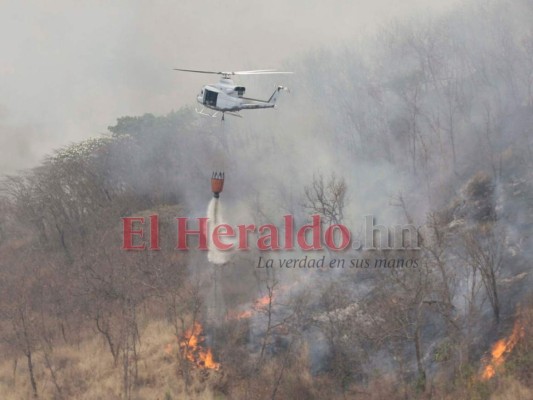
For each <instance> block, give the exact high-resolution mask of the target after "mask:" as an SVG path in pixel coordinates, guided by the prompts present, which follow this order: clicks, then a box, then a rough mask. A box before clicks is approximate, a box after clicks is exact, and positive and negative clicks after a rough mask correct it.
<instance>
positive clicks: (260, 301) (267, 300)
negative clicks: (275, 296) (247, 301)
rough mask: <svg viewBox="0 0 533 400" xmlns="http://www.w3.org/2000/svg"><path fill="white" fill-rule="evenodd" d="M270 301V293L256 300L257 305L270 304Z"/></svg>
mask: <svg viewBox="0 0 533 400" xmlns="http://www.w3.org/2000/svg"><path fill="white" fill-rule="evenodd" d="M268 303H270V297H269V296H268V295H266V296H263V297H260V298H258V299H257V300H256V301H255V306H257V307H259V306H263V307H264V306H268Z"/></svg>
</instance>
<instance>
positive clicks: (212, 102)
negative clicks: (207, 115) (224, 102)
mask: <svg viewBox="0 0 533 400" xmlns="http://www.w3.org/2000/svg"><path fill="white" fill-rule="evenodd" d="M217 97H218V93H217V92H213V91H211V90H206V91H205V100H204V104H205V105H206V106H211V107H216V105H217Z"/></svg>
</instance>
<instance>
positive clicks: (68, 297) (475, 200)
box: [0, 0, 533, 400]
mask: <svg viewBox="0 0 533 400" xmlns="http://www.w3.org/2000/svg"><path fill="white" fill-rule="evenodd" d="M531 21H533V6H532V4H531V3H530V2H528V1H525V0H516V1H505V2H496V1H489V2H487V1H480V2H477V1H475V2H467V3H465V4H464V5H462V6H460V7H459V8H458V9H456V10H455V11H454V12H452V13H449V14H447V15H446V16H444V17H439V18H438V19H432V20H425V19H423V18H420V19H418V20H413V21H410V22H408V23H394V24H390V25H388V26H386V27H383V28H382V29H380V30H379V32H378V33H377V34H376V35H375V36H373V37H367V38H365V39H361V40H358V41H357V42H356V41H354V42H353V43H347V44H343V45H342V46H338V47H335V48H333V49H321V50H320V49H319V50H316V51H314V52H311V53H309V54H308V55H307V56H305V57H301V58H296V59H292V60H288V61H287V65H286V67H287V69H290V70H293V71H295V72H296V74H295V75H294V77H293V78H291V81H290V85H289V86H290V87H291V90H292V91H291V94H290V95H288V96H287V97H285V98H282V99H281V100H280V105H281V106H280V107H279V109H277V110H266V111H257V112H255V111H252V112H249V113H245V112H243V113H242V114H243V116H244V118H243V119H238V118H232V117H230V116H228V117H226V120H225V121H224V122H221V121H219V120H218V119H210V118H203V117H201V116H198V115H197V114H196V113H195V112H194V109H192V108H183V109H180V110H178V111H172V112H169V113H168V114H167V115H163V116H154V115H151V114H145V115H143V116H137V117H129V116H128V117H120V118H118V120H117V121H116V123H115V124H114V125H113V126H110V127H109V132H108V133H107V134H106V135H94V137H93V138H91V139H88V140H86V141H83V142H80V143H74V144H70V145H68V146H65V147H64V148H62V149H59V150H57V151H56V152H54V153H53V154H51V155H50V156H49V157H48V158H46V159H45V160H43V162H42V163H41V164H40V165H39V166H37V167H36V168H34V169H31V170H28V171H22V172H20V173H19V174H17V175H11V176H5V177H3V178H2V181H1V186H0V331H1V335H0V354H2V358H0V394H1V395H0V397H1V398H2V399H26V398H32V397H35V398H41V399H166V400H170V399H185V398H190V399H257V400H261V399H302V400H303V399H306V400H307V399H384V398H387V399H417V398H420V399H430V398H431V399H530V398H532V397H533V391H532V389H531V387H533V341H532V336H533V335H532V333H533V291H532V290H531V287H532V283H533V278H532V276H531V260H532V255H533V254H532V244H533V243H532V237H531V228H532V224H533V161H532V160H533V154H532V145H533V143H532V141H533V25H532V23H531ZM271 89H273V87H272V88H271V87H270V86H268V85H265V87H263V88H260V89H257V91H258V92H259V91H260V90H262V91H265V92H268V91H269V90H271ZM176 90H178V91H179V88H176ZM169 109H171V105H169ZM110 123H112V122H110ZM213 170H224V171H225V172H226V184H225V188H224V193H222V195H221V206H223V212H224V218H225V220H226V221H227V222H228V223H232V224H238V223H254V224H256V225H261V224H265V223H272V224H281V223H282V221H283V216H284V215H286V214H291V215H293V216H294V218H295V220H296V221H297V223H298V224H303V223H306V222H307V221H308V220H309V217H310V215H312V214H319V215H321V216H322V217H323V219H324V221H327V223H343V224H345V225H347V226H350V227H353V228H354V232H355V231H357V229H356V227H358V226H360V225H361V221H362V218H363V216H365V215H372V216H374V218H375V219H376V220H377V221H378V222H379V223H382V224H385V225H388V226H393V225H395V224H414V225H416V226H417V227H420V229H419V232H418V234H419V236H418V241H419V247H420V249H418V250H416V249H415V250H413V249H411V250H389V251H385V250H349V251H347V252H345V253H342V254H336V255H335V254H332V253H331V252H324V254H320V255H319V256H320V257H322V256H323V255H324V256H325V257H327V258H332V257H337V258H345V259H347V260H350V259H359V260H361V259H364V260H370V261H371V262H373V261H374V260H378V259H383V258H386V259H416V260H417V267H416V268H365V267H357V268H345V269H338V270H330V269H298V268H295V269H280V268H277V269H276V268H274V269H272V270H268V269H261V268H257V266H258V259H259V257H271V258H277V259H278V258H284V257H290V258H294V259H301V258H303V257H305V256H306V255H307V256H308V257H311V256H310V255H309V254H306V253H305V252H303V251H293V252H287V253H278V254H272V253H260V252H259V251H257V250H254V249H252V250H249V251H241V252H239V251H235V252H232V253H229V255H228V262H227V263H225V264H224V265H215V264H212V263H210V262H208V259H207V256H206V253H205V252H202V251H195V250H190V251H177V250H175V245H176V224H175V218H176V217H182V216H188V217H191V218H196V217H201V216H205V214H206V209H207V204H208V201H209V200H210V198H211V193H210V187H209V178H210V177H211V173H212V171H213ZM154 214H157V215H159V221H160V227H159V228H160V238H161V250H160V251H139V252H128V251H124V250H122V248H121V246H122V228H123V225H122V219H121V218H122V217H127V216H141V217H149V216H150V215H154ZM289 253H290V254H289ZM371 265H372V263H371Z"/></svg>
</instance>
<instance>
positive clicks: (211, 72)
mask: <svg viewBox="0 0 533 400" xmlns="http://www.w3.org/2000/svg"><path fill="white" fill-rule="evenodd" d="M174 71H183V72H195V73H197V74H215V75H222V74H224V72H217V71H200V70H195V69H182V68H174Z"/></svg>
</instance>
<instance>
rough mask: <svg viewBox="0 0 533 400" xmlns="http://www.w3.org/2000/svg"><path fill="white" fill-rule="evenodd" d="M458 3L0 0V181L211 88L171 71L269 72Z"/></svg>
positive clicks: (197, 78)
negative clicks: (131, 118) (123, 119)
mask: <svg viewBox="0 0 533 400" xmlns="http://www.w3.org/2000/svg"><path fill="white" fill-rule="evenodd" d="M458 1H459V0H432V1H431V2H429V1H427V0H403V1H402V2H398V1H391V0H370V1H369V0H351V1H349V0H330V1H316V0H305V1H304V0H297V1H291V0H269V1H264V0H262V1H254V0H246V1H244V0H240V1H236V0H233V1H231V0H227V1H219V0H209V1H200V0H180V1H150V2H148V1H113V2H111V1H95V0H93V1H76V2H73V1H60V0H56V1H46V2H44V1H24V2H21V1H17V0H14V1H11V0H7V1H6V0H0V49H1V50H0V149H1V150H2V151H1V153H0V155H1V158H0V173H10V172H14V171H16V170H18V169H21V168H27V167H32V166H34V165H36V163H37V162H38V160H40V159H41V158H42V156H43V155H45V154H46V153H49V152H50V151H51V150H52V149H54V148H57V147H59V146H62V145H65V144H68V143H70V142H72V141H77V140H80V139H83V138H86V137H89V136H94V135H98V134H100V133H104V132H106V131H107V126H109V125H113V124H114V123H115V120H116V118H117V117H120V116H124V115H139V114H143V113H145V112H152V113H156V114H165V113H167V112H169V111H171V110H172V109H177V108H179V107H181V106H182V105H185V104H194V101H195V94H196V93H197V92H198V91H199V89H200V87H201V86H202V84H204V83H209V82H211V81H216V78H215V77H213V78H211V77H209V76H205V75H189V74H184V73H179V72H175V71H172V68H173V67H183V68H199V69H217V70H218V69H223V70H236V69H251V68H260V69H262V68H278V67H280V66H281V65H282V63H283V61H284V60H287V59H289V58H293V57H297V56H298V55H299V54H302V53H305V52H307V51H309V50H312V49H313V48H318V47H322V46H337V45H340V44H343V43H347V42H349V41H350V40H354V39H355V38H358V37H361V36H362V35H364V34H365V33H367V32H369V31H371V30H372V29H374V28H376V27H378V26H380V25H384V24H386V23H387V22H388V21H389V20H390V19H391V18H404V17H407V16H411V15H417V14H424V13H427V12H428V11H431V12H441V11H443V10H446V9H448V8H450V7H451V6H453V5H454V4H456V3H457V2H458ZM429 3H431V6H429V5H428V4H429ZM428 7H431V10H429V9H428Z"/></svg>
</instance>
